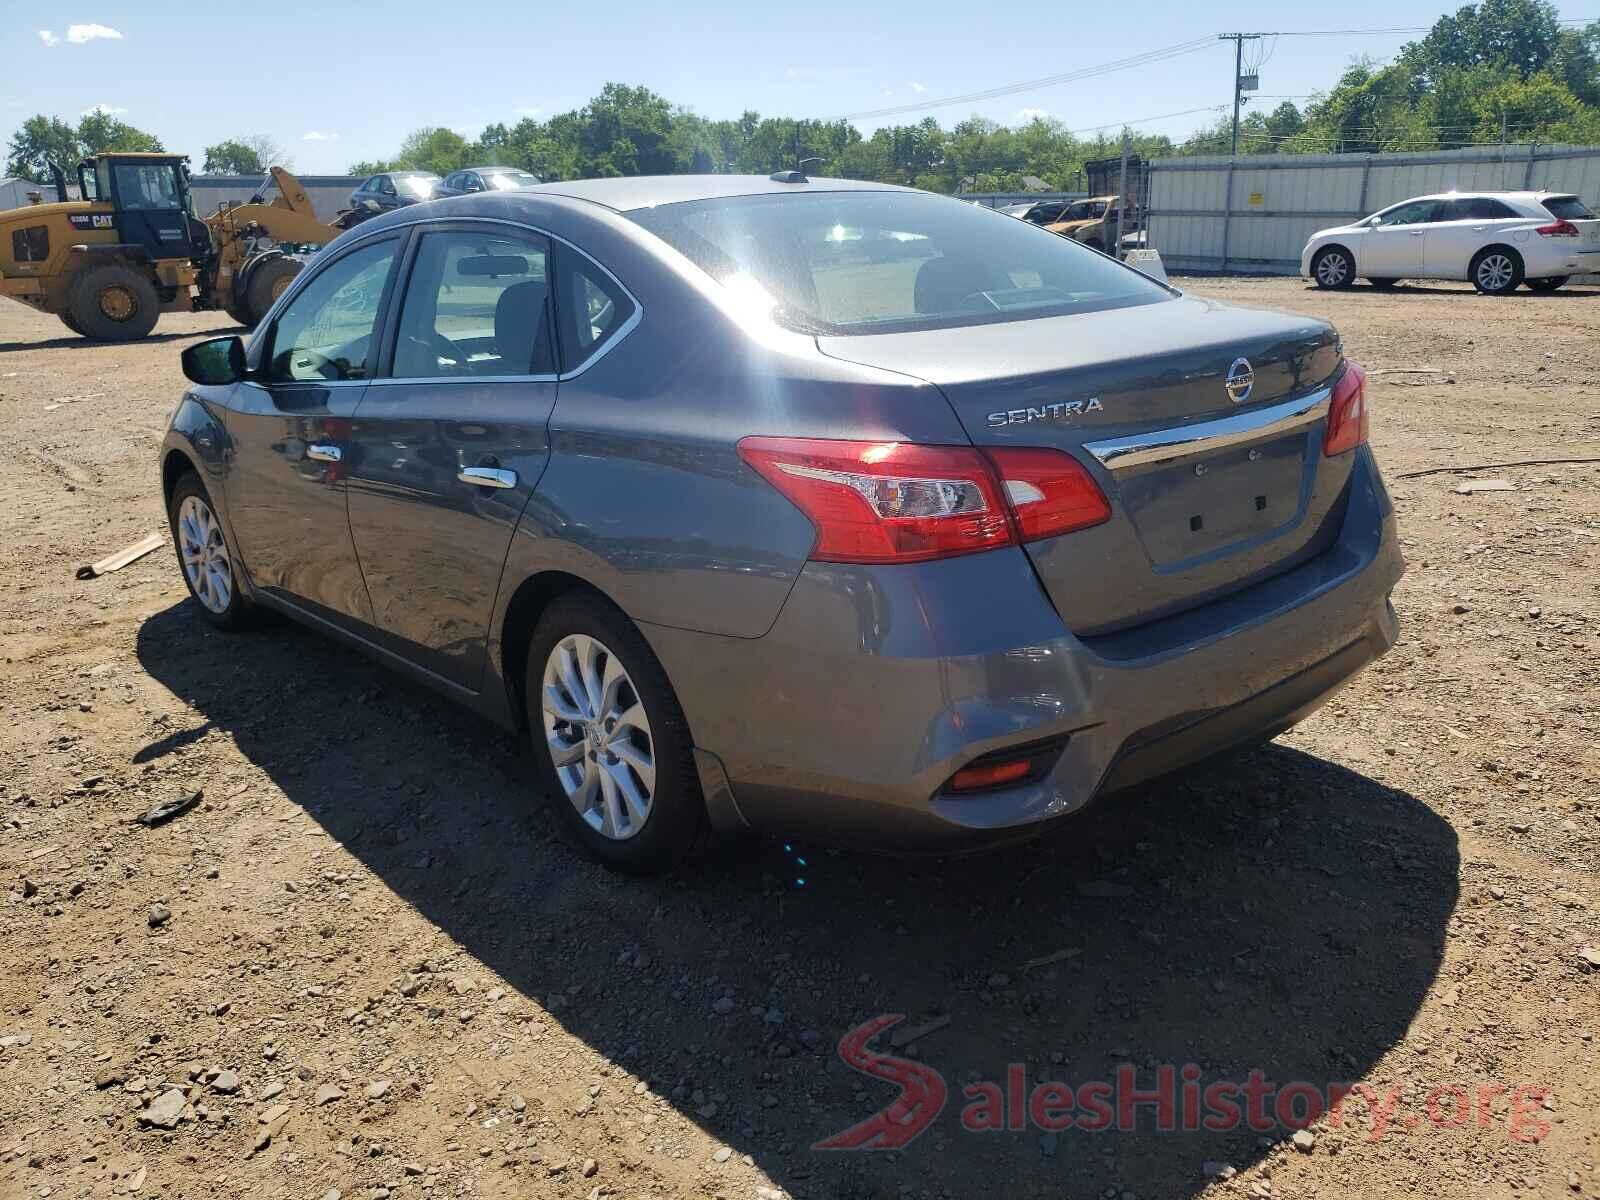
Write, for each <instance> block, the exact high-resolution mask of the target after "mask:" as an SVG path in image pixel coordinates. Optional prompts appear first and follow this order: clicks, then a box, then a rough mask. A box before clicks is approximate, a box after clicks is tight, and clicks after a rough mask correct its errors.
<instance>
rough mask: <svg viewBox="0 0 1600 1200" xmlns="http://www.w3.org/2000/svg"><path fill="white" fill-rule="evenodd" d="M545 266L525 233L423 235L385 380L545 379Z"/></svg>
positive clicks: (550, 361)
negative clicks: (513, 377) (389, 374)
mask: <svg viewBox="0 0 1600 1200" xmlns="http://www.w3.org/2000/svg"><path fill="white" fill-rule="evenodd" d="M547 262H548V255H547V253H546V248H545V243H544V241H543V240H542V239H540V238H538V237H536V236H534V235H533V234H526V235H524V234H500V233H494V234H484V233H480V232H475V231H473V230H468V229H463V230H444V231H441V232H437V233H426V234H423V236H422V241H421V243H420V245H419V246H418V249H417V256H416V260H415V265H414V266H413V267H412V268H411V280H410V282H409V283H408V284H407V285H406V293H405V300H404V301H403V302H402V304H401V308H400V331H399V337H398V339H397V341H396V342H395V348H394V367H393V371H392V374H393V375H394V376H395V377H396V378H402V379H457V378H468V377H474V376H480V377H481V376H495V375H519V376H525V375H549V374H553V373H554V371H555V355H554V354H553V352H552V347H551V335H550V285H549V280H548V277H547V274H546V269H545V268H546V263H547Z"/></svg>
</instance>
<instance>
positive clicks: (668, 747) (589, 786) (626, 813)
mask: <svg viewBox="0 0 1600 1200" xmlns="http://www.w3.org/2000/svg"><path fill="white" fill-rule="evenodd" d="M525 682H526V690H525V692H524V695H525V696H526V698H527V705H528V726H529V733H530V734H531V736H532V741H533V754H534V762H535V765H536V769H537V771H538V774H539V778H540V782H541V783H542V785H543V787H544V790H545V792H546V793H547V795H548V797H549V803H550V805H551V806H552V808H553V809H554V810H555V816H556V819H557V821H558V822H559V823H560V824H561V826H562V828H563V829H564V830H565V831H566V832H567V833H568V834H569V836H570V837H571V839H572V840H573V841H575V842H576V843H577V845H578V846H579V848H580V849H582V850H583V852H584V853H585V854H587V855H588V856H589V857H591V858H593V859H595V860H597V861H598V862H601V863H603V864H604V865H606V866H608V867H611V868H612V869H613V870H617V871H623V872H626V873H628V874H634V875H653V874H658V873H660V872H663V871H667V870H670V869H671V868H673V867H674V866H677V865H678V864H679V863H681V862H682V861H683V860H684V859H685V858H687V857H688V856H689V855H690V854H691V853H692V852H693V851H694V850H695V849H696V847H697V845H698V843H699V842H700V841H701V840H702V839H703V837H704V835H705V832H706V829H707V819H706V809H705V801H704V799H703V798H702V797H701V794H700V784H699V778H698V776H697V775H696V773H695V769H694V759H693V755H692V745H693V744H692V742H691V740H690V737H689V730H688V725H687V723H686V722H685V720H684V717H683V710H682V709H681V708H680V707H679V706H678V698H677V696H676V695H674V693H673V691H672V685H671V684H670V683H669V682H668V681H667V676H666V672H664V671H663V670H662V669H661V664H660V662H658V661H657V659H656V656H655V654H654V653H652V652H651V650H650V647H649V645H648V644H647V643H646V642H645V640H644V638H643V637H642V636H641V635H640V633H639V631H638V630H637V629H636V628H635V627H634V625H633V622H631V621H630V620H628V618H627V617H626V616H625V615H624V614H623V613H622V611H621V610H620V609H618V608H617V607H616V606H615V605H613V604H611V603H610V602H608V601H606V600H605V599H603V598H601V597H599V596H597V595H595V594H593V593H590V592H573V593H569V594H567V595H565V596H562V597H560V598H558V599H557V600H556V601H554V602H553V603H552V604H551V605H550V607H549V608H548V609H546V610H545V613H544V615H543V616H542V617H541V618H540V619H539V623H538V625H537V626H536V627H535V628H534V631H533V637H532V640H531V641H530V643H529V646H528V660H527V667H526V679H525Z"/></svg>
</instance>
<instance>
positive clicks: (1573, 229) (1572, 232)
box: [1534, 219, 1578, 237]
mask: <svg viewBox="0 0 1600 1200" xmlns="http://www.w3.org/2000/svg"><path fill="white" fill-rule="evenodd" d="M1534 232H1535V233H1537V234H1538V235H1539V236H1540V237H1577V236H1578V227H1577V226H1576V225H1574V224H1573V223H1572V222H1571V221H1568V220H1564V219H1563V220H1559V221H1556V222H1555V223H1554V224H1551V225H1541V226H1539V228H1537V229H1535V230H1534Z"/></svg>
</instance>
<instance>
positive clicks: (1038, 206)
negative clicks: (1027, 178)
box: [1000, 200, 1072, 225]
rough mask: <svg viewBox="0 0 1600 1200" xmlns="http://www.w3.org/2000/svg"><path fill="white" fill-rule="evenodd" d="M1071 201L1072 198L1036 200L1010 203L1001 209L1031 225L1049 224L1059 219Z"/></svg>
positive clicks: (1007, 214)
mask: <svg viewBox="0 0 1600 1200" xmlns="http://www.w3.org/2000/svg"><path fill="white" fill-rule="evenodd" d="M1071 203H1072V201H1070V200H1035V201H1030V202H1029V203H1027V204H1008V205H1006V206H1005V207H1004V208H1002V209H1001V210H1000V211H1001V212H1003V213H1005V214H1006V216H1008V217H1016V218H1018V219H1019V220H1022V221H1027V222H1028V223H1029V224H1031V225H1048V224H1050V223H1051V222H1052V221H1059V220H1060V219H1061V214H1062V213H1063V212H1065V211H1066V210H1067V207H1068V206H1069V205H1070V204H1071Z"/></svg>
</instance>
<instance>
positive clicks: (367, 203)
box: [361, 199, 381, 212]
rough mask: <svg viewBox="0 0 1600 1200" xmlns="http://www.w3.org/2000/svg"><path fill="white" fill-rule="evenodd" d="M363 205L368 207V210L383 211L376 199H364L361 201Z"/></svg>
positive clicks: (365, 207)
mask: <svg viewBox="0 0 1600 1200" xmlns="http://www.w3.org/2000/svg"><path fill="white" fill-rule="evenodd" d="M361 207H362V208H364V209H366V210H367V211H368V212H379V211H381V206H380V205H379V204H378V202H377V201H376V200H372V199H367V200H363V201H362V202H361Z"/></svg>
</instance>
